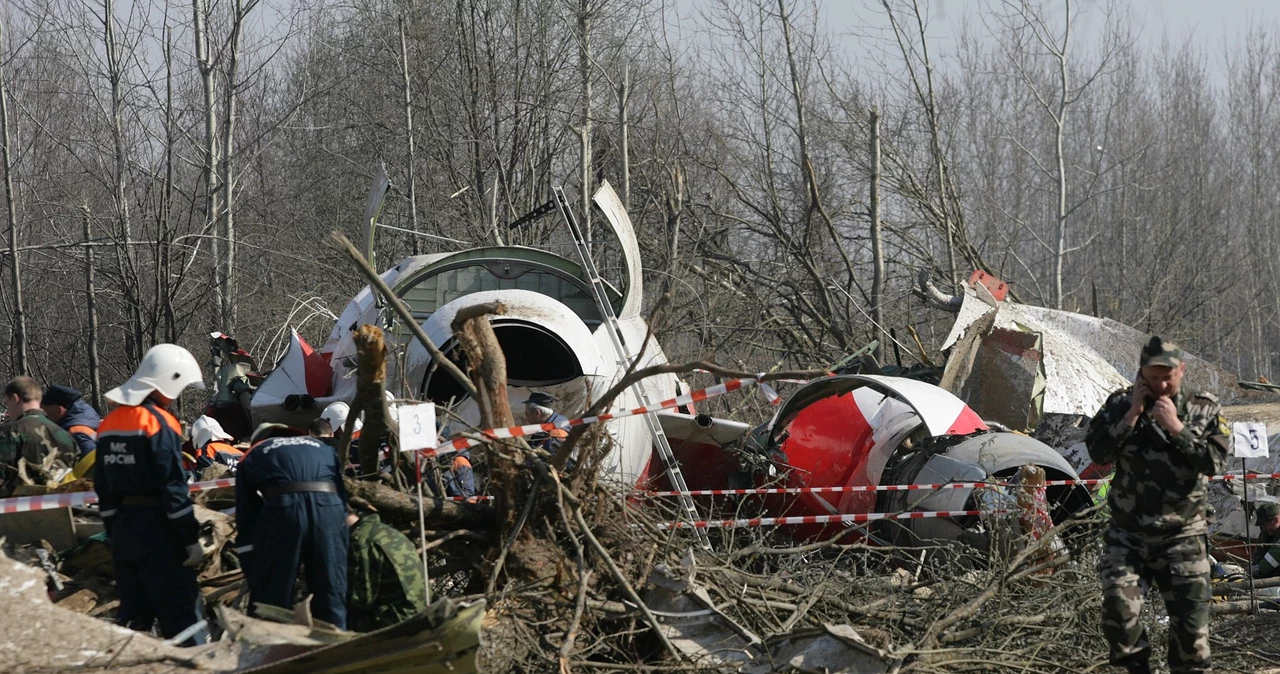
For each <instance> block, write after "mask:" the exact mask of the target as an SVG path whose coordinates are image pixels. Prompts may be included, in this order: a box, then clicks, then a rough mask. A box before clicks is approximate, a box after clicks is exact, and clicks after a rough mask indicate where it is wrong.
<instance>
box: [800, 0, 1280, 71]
mask: <svg viewBox="0 0 1280 674" xmlns="http://www.w3.org/2000/svg"><path fill="white" fill-rule="evenodd" d="M822 4H823V6H824V9H825V11H826V13H827V16H828V17H829V19H830V23H829V26H830V28H831V29H832V30H833V31H834V32H836V33H837V34H839V35H840V36H841V37H840V40H839V44H840V46H841V48H842V50H844V51H845V52H846V55H848V56H853V57H855V58H856V56H857V55H858V54H859V52H860V51H861V50H863V49H866V47H867V45H866V44H865V43H866V42H867V41H866V40H865V39H864V38H861V37H860V36H865V35H867V33H868V31H872V32H879V31H880V30H882V29H883V28H885V27H886V25H887V24H886V22H885V19H884V14H883V11H882V10H880V2H879V0H823V1H822ZM922 4H926V5H927V6H928V7H929V10H930V24H929V29H928V34H929V38H930V47H931V51H934V53H943V54H945V53H947V52H950V51H951V50H952V48H953V47H954V41H955V37H956V35H957V34H958V33H959V31H960V29H961V27H962V26H963V25H964V24H965V23H966V22H968V23H969V24H970V25H971V26H972V27H973V28H974V29H975V30H978V31H984V30H985V29H984V28H983V25H982V17H981V16H980V12H981V9H982V8H983V7H984V6H990V5H991V4H996V3H988V2H979V1H976V0H931V1H929V2H922ZM1072 4H1073V10H1079V11H1080V12H1081V14H1080V17H1079V19H1078V21H1077V23H1076V27H1077V35H1078V36H1080V38H1081V39H1082V40H1086V41H1087V40H1088V39H1089V38H1090V37H1091V36H1092V35H1096V34H1098V33H1099V32H1100V30H1101V26H1102V21H1103V19H1102V12H1101V10H1099V9H1098V7H1099V3H1098V2H1097V1H1096V0H1076V1H1075V2H1073V3H1072ZM1050 5H1051V6H1054V7H1061V5H1062V3H1061V2H1051V3H1050ZM1120 6H1121V7H1122V8H1123V9H1125V10H1127V11H1128V12H1129V13H1130V16H1131V17H1132V20H1133V22H1134V23H1135V25H1136V26H1137V27H1139V29H1140V31H1141V36H1140V41H1141V43H1142V44H1143V45H1144V46H1145V47H1146V48H1148V49H1154V48H1157V47H1159V45H1160V44H1161V42H1162V40H1163V38H1164V37H1165V36H1166V35H1167V36H1168V37H1169V38H1170V39H1171V40H1172V41H1173V42H1174V43H1176V44H1181V43H1182V41H1183V40H1184V39H1186V38H1188V37H1190V38H1191V39H1192V40H1193V41H1194V42H1195V43H1196V45H1197V46H1198V47H1199V49H1200V50H1202V51H1203V52H1204V53H1205V54H1206V55H1207V56H1208V57H1209V58H1210V62H1211V71H1219V72H1221V70H1222V64H1221V61H1222V52H1223V45H1224V43H1225V42H1227V41H1234V40H1235V39H1236V38H1237V37H1239V36H1241V35H1242V34H1243V33H1244V32H1245V31H1247V30H1248V29H1249V28H1250V27H1254V26H1260V25H1261V26H1272V27H1277V26H1280V0H1128V1H1127V2H1125V1H1124V0H1121V2H1120ZM944 67H945V66H944Z"/></svg>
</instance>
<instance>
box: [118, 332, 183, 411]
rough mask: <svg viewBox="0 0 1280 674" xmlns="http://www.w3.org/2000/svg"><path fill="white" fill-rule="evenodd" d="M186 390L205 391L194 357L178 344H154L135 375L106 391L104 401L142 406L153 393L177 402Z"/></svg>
mask: <svg viewBox="0 0 1280 674" xmlns="http://www.w3.org/2000/svg"><path fill="white" fill-rule="evenodd" d="M188 386H194V387H196V388H198V389H203V388H204V379H203V375H201V374H200V364H199V363H197V362H196V358H195V356H193V355H191V352H190V351H187V350H186V349H184V348H182V347H180V346H178V345H177V344H157V345H155V346H153V347H151V348H150V349H148V350H147V353H146V354H144V355H143V356H142V363H141V364H139V365H138V371H137V372H134V373H133V376H132V377H129V380H128V381H126V382H125V383H123V384H121V385H119V386H117V387H115V388H113V389H111V390H110V391H107V392H106V394H105V395H104V397H105V398H106V399H107V400H110V401H111V402H113V403H118V404H121V405H129V406H136V405H141V404H142V403H143V401H145V400H146V399H147V396H149V395H151V392H152V391H159V393H160V395H162V396H164V397H166V398H168V399H170V400H176V399H177V398H178V396H179V395H182V391H183V389H185V388H187V387H188Z"/></svg>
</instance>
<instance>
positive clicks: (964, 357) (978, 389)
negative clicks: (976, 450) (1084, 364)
mask: <svg viewBox="0 0 1280 674" xmlns="http://www.w3.org/2000/svg"><path fill="white" fill-rule="evenodd" d="M991 318H994V316H993V315H990V314H989V315H988V317H987V320H988V321H989V320H990V319H991ZM979 325H980V324H975V325H974V328H975V330H972V331H970V333H968V334H966V335H965V338H964V341H963V342H962V343H961V345H960V346H959V347H957V348H956V350H955V352H954V353H953V355H952V358H950V359H948V360H947V369H946V372H944V373H943V375H942V387H943V388H945V389H947V390H948V391H951V392H952V393H954V394H956V396H958V397H959V398H960V399H961V400H966V401H968V402H969V406H970V407H972V408H973V410H974V411H975V412H977V413H978V415H979V416H981V417H982V418H983V419H984V420H986V421H995V422H997V423H1000V424H1004V425H1005V426H1007V427H1009V428H1012V429H1014V430H1018V431H1025V430H1029V429H1032V428H1035V427H1036V425H1037V424H1039V422H1040V417H1041V415H1042V413H1043V406H1044V390H1045V373H1044V362H1043V341H1044V340H1043V337H1042V336H1041V334H1040V333H1038V332H1029V331H1025V330H1010V329H1008V328H995V327H992V328H990V329H988V330H982V329H981V328H980V327H979Z"/></svg>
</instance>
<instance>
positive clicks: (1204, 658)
mask: <svg viewBox="0 0 1280 674" xmlns="http://www.w3.org/2000/svg"><path fill="white" fill-rule="evenodd" d="M1103 542H1104V543H1105V544H1106V552H1105V553H1104V554H1103V557H1102V560H1101V563H1100V564H1099V569H1098V576H1099V578H1100V579H1101V581H1102V634H1103V635H1104V636H1105V637H1106V638H1107V643H1108V644H1109V645H1110V647H1111V662H1112V664H1115V665H1120V666H1125V667H1130V668H1131V669H1132V668H1135V667H1137V668H1140V667H1142V665H1144V664H1145V663H1146V662H1147V661H1148V660H1149V659H1150V657H1151V644H1150V643H1148V642H1147V630H1146V627H1144V626H1143V625H1142V623H1141V622H1140V620H1139V617H1140V615H1141V613H1142V601H1143V598H1144V597H1146V595H1147V592H1148V591H1149V590H1150V589H1151V583H1152V581H1155V584H1156V586H1157V587H1159V588H1160V595H1161V597H1163V598H1164V605H1165V610H1166V611H1167V612H1168V614H1169V669H1170V670H1171V671H1172V672H1174V674H1179V673H1184V672H1185V673H1190V672H1208V671H1210V669H1209V667H1210V664H1209V601H1210V599H1211V598H1212V587H1211V585H1210V580H1209V553H1208V550H1207V549H1206V546H1205V539H1204V537H1203V536H1187V537H1184V538H1174V539H1170V540H1167V541H1160V542H1154V543H1152V542H1148V541H1144V540H1143V539H1141V538H1139V537H1137V536H1135V535H1133V534H1131V533H1129V532H1127V531H1124V530H1123V529H1118V528H1116V527H1114V526H1113V527H1110V528H1108V529H1107V532H1106V534H1105V535H1104V536H1103Z"/></svg>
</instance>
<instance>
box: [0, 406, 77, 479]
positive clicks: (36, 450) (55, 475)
mask: <svg viewBox="0 0 1280 674" xmlns="http://www.w3.org/2000/svg"><path fill="white" fill-rule="evenodd" d="M79 456H80V448H79V446H77V445H76V441H75V438H73V437H71V434H70V433H68V432H66V431H65V430H63V429H62V427H61V426H59V425H58V424H56V423H54V422H53V420H51V419H50V418H49V417H48V416H46V415H45V413H44V412H43V411H42V410H28V411H26V412H23V413H22V415H21V416H19V417H18V418H17V419H14V420H13V421H10V422H8V423H6V424H4V425H3V426H0V496H8V495H9V494H11V493H13V490H14V488H15V487H16V486H17V485H19V484H38V485H53V484H56V483H57V480H58V479H59V478H61V477H62V475H63V474H65V473H66V471H67V470H69V469H70V468H71V467H72V466H74V465H76V460H77V459H78V458H79ZM19 459H26V465H25V466H24V468H23V470H22V472H21V474H20V473H19V467H18V462H19Z"/></svg>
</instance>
